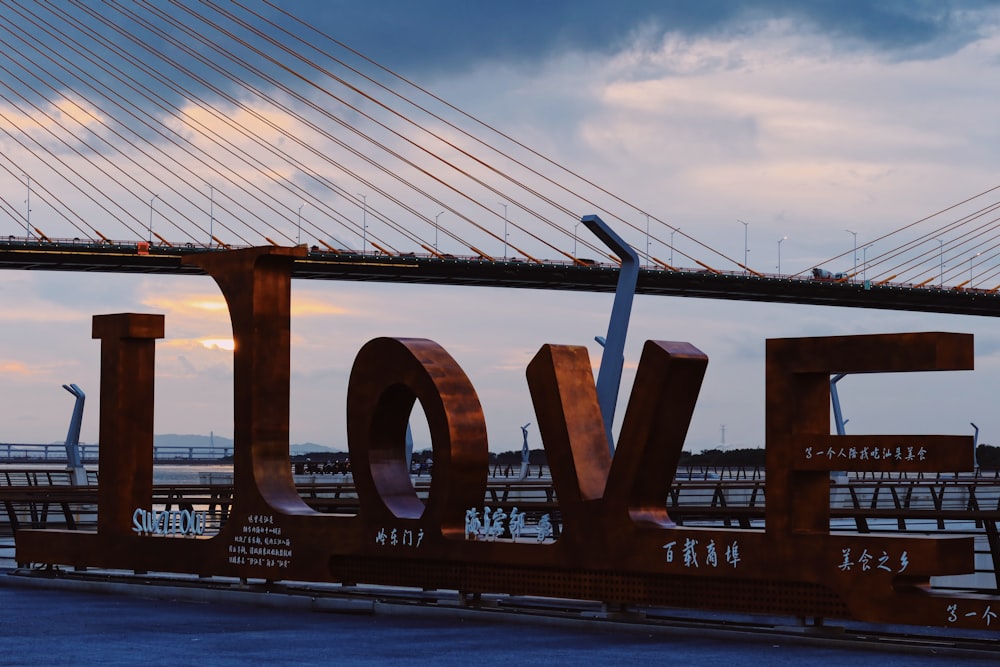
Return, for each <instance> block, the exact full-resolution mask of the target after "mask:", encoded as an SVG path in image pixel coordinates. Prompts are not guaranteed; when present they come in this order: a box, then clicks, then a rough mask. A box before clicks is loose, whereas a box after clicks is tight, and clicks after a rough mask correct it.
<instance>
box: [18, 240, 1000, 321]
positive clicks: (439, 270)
mask: <svg viewBox="0 0 1000 667" xmlns="http://www.w3.org/2000/svg"><path fill="white" fill-rule="evenodd" d="M220 251H222V252H224V250H219V249H209V248H206V247H204V246H194V245H190V247H188V246H180V247H177V246H152V247H150V248H149V251H148V253H144V254H139V252H138V250H137V244H135V243H120V244H118V243H110V244H97V243H91V242H89V241H86V242H30V243H29V242H25V241H24V240H20V241H18V240H8V241H0V269H21V270H46V271H81V272H114V273H145V274H166V275H171V274H199V273H201V271H200V270H199V269H197V268H195V267H192V266H188V265H184V264H182V263H181V260H182V258H183V257H184V256H186V255H191V254H198V253H205V252H220ZM292 275H293V277H295V278H300V279H310V280H347V281H368V282H403V283H425V284H435V285H471V286H493V287H509V288H528V289H548V290H571V291H588V292H612V291H614V289H615V285H616V281H617V280H618V266H617V265H601V264H591V263H579V264H574V263H572V262H569V261H565V260H558V261H544V262H540V263H539V262H533V261H530V260H528V259H510V260H507V261H499V260H487V259H483V258H469V257H450V256H448V257H437V256H432V255H418V254H405V255H384V254H371V253H369V254H361V253H352V252H344V253H333V252H319V251H313V252H310V253H309V254H308V256H307V257H305V258H302V259H297V260H296V261H295V264H294V268H293V272H292ZM636 291H637V293H639V294H651V295H660V296H685V297H696V298H707V299H727V300H737V301H765V302H775V303H798V304H809V305H824V306H845V307H852V308H875V309H881V310H906V311H918V312H934V313H953V314H959V315H980V316H987V317H997V316H1000V292H997V291H995V290H978V289H961V288H958V289H955V288H944V289H941V288H937V287H933V286H926V285H925V286H920V287H918V286H916V285H910V284H897V283H884V284H871V283H869V284H865V283H860V282H837V281H832V280H815V279H809V278H799V277H796V276H777V275H760V276H756V275H752V274H744V273H723V272H715V271H709V270H704V269H681V270H676V271H671V270H666V269H664V268H661V267H648V266H647V267H645V268H642V269H641V270H640V273H639V282H638V285H637V288H636Z"/></svg>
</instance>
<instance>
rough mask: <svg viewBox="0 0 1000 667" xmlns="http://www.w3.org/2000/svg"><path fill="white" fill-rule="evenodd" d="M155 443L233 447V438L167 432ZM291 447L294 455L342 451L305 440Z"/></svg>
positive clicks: (154, 437)
mask: <svg viewBox="0 0 1000 667" xmlns="http://www.w3.org/2000/svg"><path fill="white" fill-rule="evenodd" d="M153 444H155V445H160V446H164V447H209V446H211V445H212V444H214V445H215V446H216V447H232V446H233V439H232V438H224V437H222V436H219V435H216V436H211V435H193V434H185V435H179V434H176V433H167V434H161V435H154V436H153ZM289 449H290V452H289V453H290V454H291V455H293V456H296V455H300V454H314V453H324V454H331V453H336V452H339V451H341V450H339V449H337V448H335V447H327V446H326V445H318V444H316V443H315V442H305V443H301V444H295V445H292V446H291V447H290V448H289Z"/></svg>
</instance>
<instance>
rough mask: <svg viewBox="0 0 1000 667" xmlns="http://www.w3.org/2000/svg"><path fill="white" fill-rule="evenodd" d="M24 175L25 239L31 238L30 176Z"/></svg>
mask: <svg viewBox="0 0 1000 667" xmlns="http://www.w3.org/2000/svg"><path fill="white" fill-rule="evenodd" d="M24 177H25V178H26V179H27V180H28V198H27V199H26V200H25V202H24V203H25V204H26V206H25V208H26V209H27V214H26V215H25V218H24V235H25V237H26V238H27V240H29V241H30V240H31V176H28V175H27V174H25V175H24Z"/></svg>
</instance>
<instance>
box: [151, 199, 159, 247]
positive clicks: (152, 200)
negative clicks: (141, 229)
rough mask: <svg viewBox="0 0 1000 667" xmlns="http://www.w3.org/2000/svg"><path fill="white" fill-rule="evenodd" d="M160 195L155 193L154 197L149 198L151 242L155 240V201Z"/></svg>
mask: <svg viewBox="0 0 1000 667" xmlns="http://www.w3.org/2000/svg"><path fill="white" fill-rule="evenodd" d="M159 196H160V195H153V198H152V199H150V200H149V242H150V243H152V242H153V202H154V201H156V198H157V197H159Z"/></svg>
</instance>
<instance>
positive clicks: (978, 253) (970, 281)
mask: <svg viewBox="0 0 1000 667" xmlns="http://www.w3.org/2000/svg"><path fill="white" fill-rule="evenodd" d="M982 254H983V253H981V252H977V253H976V254H975V255H973V256H972V257H970V258H969V289H972V261H973V260H974V259H976V257H979V256H980V255H982Z"/></svg>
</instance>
